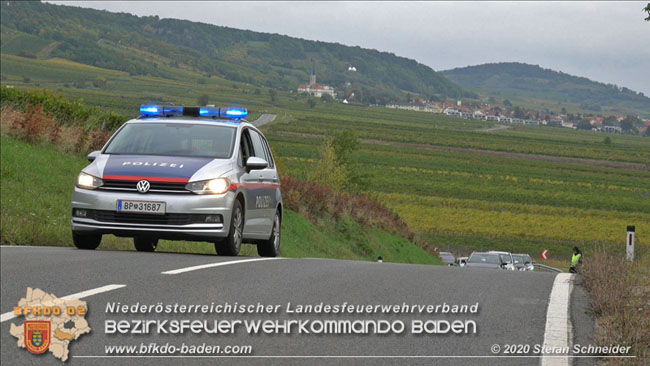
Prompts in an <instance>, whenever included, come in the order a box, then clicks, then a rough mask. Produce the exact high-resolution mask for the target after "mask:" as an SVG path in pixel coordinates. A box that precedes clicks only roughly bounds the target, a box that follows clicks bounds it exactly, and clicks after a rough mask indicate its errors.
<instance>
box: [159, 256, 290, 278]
mask: <svg viewBox="0 0 650 366" xmlns="http://www.w3.org/2000/svg"><path fill="white" fill-rule="evenodd" d="M272 259H282V258H253V259H242V260H238V261H228V262H217V263H208V264H202V265H200V266H192V267H185V268H179V269H174V270H171V271H165V272H161V273H162V274H179V273H185V272H191V271H197V270H199V269H204V268H212V267H219V266H227V265H230V264H238V263H247V262H257V261H268V260H272Z"/></svg>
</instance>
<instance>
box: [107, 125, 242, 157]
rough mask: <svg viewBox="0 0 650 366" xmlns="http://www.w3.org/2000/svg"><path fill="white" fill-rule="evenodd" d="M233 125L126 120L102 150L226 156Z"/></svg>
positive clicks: (108, 151)
mask: <svg viewBox="0 0 650 366" xmlns="http://www.w3.org/2000/svg"><path fill="white" fill-rule="evenodd" d="M235 131H236V129H235V128H232V127H226V126H211V125H204V124H190V123H129V124H127V125H126V126H124V128H122V129H121V130H120V131H119V132H118V133H117V135H115V137H114V138H113V139H112V140H111V142H110V144H109V145H108V146H107V147H106V150H104V154H125V155H127V154H128V155H165V156H203V157H212V158H221V159H225V158H229V157H230V156H231V155H232V150H233V145H234V142H235Z"/></svg>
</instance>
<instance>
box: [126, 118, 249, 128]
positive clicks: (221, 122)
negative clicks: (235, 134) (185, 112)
mask: <svg viewBox="0 0 650 366" xmlns="http://www.w3.org/2000/svg"><path fill="white" fill-rule="evenodd" d="M161 122H164V123H188V124H191V123H194V124H202V125H219V126H227V127H233V128H238V127H240V126H242V127H254V126H253V125H251V124H250V123H248V121H246V120H239V121H234V120H231V119H225V118H223V119H221V118H219V119H215V118H209V117H185V116H174V117H140V118H136V119H132V120H129V121H128V122H127V123H161Z"/></svg>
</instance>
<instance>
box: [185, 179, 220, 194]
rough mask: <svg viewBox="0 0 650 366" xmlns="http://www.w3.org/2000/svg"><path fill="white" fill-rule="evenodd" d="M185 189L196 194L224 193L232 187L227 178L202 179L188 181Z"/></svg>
mask: <svg viewBox="0 0 650 366" xmlns="http://www.w3.org/2000/svg"><path fill="white" fill-rule="evenodd" d="M185 189H187V190H188V191H192V192H194V193H196V194H222V193H226V192H228V190H229V189H230V181H229V180H228V179H226V178H217V179H210V180H202V181H198V182H191V183H187V185H186V186H185Z"/></svg>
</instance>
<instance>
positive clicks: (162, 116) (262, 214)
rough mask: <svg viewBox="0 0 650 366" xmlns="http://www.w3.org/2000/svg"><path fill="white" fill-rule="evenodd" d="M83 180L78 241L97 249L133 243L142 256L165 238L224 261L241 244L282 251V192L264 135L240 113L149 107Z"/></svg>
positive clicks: (96, 158)
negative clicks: (115, 240) (112, 241)
mask: <svg viewBox="0 0 650 366" xmlns="http://www.w3.org/2000/svg"><path fill="white" fill-rule="evenodd" d="M140 112H141V114H142V116H141V117H140V118H138V119H135V120H130V121H128V122H126V123H125V124H124V125H123V126H122V127H120V129H119V130H118V131H117V132H115V134H114V135H113V136H112V137H111V138H110V139H109V141H108V142H107V143H106V145H105V146H104V147H103V149H102V150H101V151H94V152H92V153H90V154H89V155H88V160H89V161H91V164H90V165H88V166H87V167H85V168H84V169H83V170H82V171H81V174H79V177H78V179H77V183H76V186H75V189H74V194H73V196H72V219H71V222H72V238H73V242H74V245H75V246H76V247H77V248H81V249H95V248H97V247H98V246H99V244H100V242H101V239H102V235H104V234H113V235H116V236H120V237H132V238H133V242H134V244H135V248H136V249H137V250H139V251H149V252H151V251H154V250H155V249H156V246H157V245H158V240H159V239H170V240H192V241H210V242H213V243H214V245H215V249H216V251H217V253H218V254H219V255H232V256H235V255H238V254H239V251H240V249H241V246H242V243H243V242H245V243H251V244H256V245H257V251H258V253H259V254H260V255H261V256H268V257H275V256H277V255H278V254H279V253H280V239H281V228H282V209H283V206H282V195H281V193H280V180H279V176H278V172H277V170H276V168H275V164H274V160H273V156H272V155H271V149H270V148H269V144H268V142H267V140H266V138H265V137H264V135H263V134H262V133H261V132H260V131H259V130H258V129H257V128H255V127H254V126H252V125H251V124H249V123H247V122H246V121H245V119H244V118H245V117H246V115H247V114H248V112H247V111H246V110H245V109H241V108H215V107H168V106H157V105H150V106H142V108H141V109H140Z"/></svg>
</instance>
